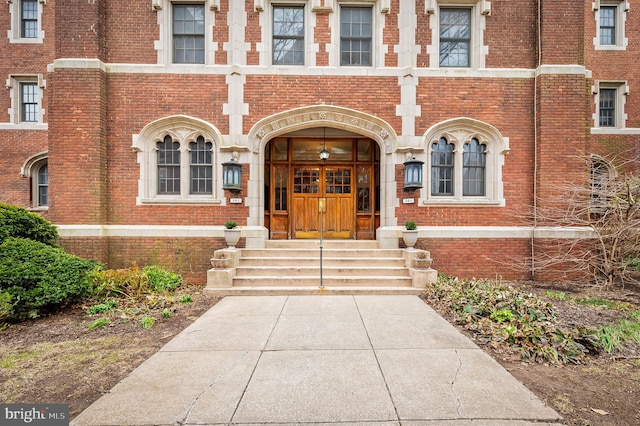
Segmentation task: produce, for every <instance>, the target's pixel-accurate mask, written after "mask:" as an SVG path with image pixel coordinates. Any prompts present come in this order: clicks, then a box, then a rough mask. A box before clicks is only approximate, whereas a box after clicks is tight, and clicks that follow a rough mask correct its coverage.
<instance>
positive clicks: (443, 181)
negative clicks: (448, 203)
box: [431, 137, 454, 196]
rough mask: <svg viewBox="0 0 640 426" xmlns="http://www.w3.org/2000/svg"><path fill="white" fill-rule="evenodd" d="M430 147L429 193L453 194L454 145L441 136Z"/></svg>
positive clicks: (436, 194)
mask: <svg viewBox="0 0 640 426" xmlns="http://www.w3.org/2000/svg"><path fill="white" fill-rule="evenodd" d="M431 148H432V150H431V195H433V196H447V195H453V166H454V163H453V156H454V152H453V151H454V146H453V144H451V143H449V142H448V141H447V139H446V138H444V137H441V138H440V140H438V142H437V143H434V144H432V146H431Z"/></svg>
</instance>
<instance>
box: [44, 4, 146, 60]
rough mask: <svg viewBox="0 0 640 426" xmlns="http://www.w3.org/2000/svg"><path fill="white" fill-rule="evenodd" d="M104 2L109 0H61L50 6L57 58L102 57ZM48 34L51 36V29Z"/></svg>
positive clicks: (105, 21) (102, 58)
mask: <svg viewBox="0 0 640 426" xmlns="http://www.w3.org/2000/svg"><path fill="white" fill-rule="evenodd" d="M107 2H111V0H91V1H64V0H63V1H58V3H57V4H55V5H54V7H53V8H51V10H55V16H56V22H57V23H58V25H56V28H55V40H56V57H57V58H98V59H100V60H103V61H104V60H105V59H106V51H107V47H106V40H107V33H106V31H107V25H106V23H107V19H106V17H107ZM48 7H49V5H47V6H45V9H47V8H48ZM133 16H134V15H129V17H130V18H131V17H133ZM48 37H53V33H49V34H48Z"/></svg>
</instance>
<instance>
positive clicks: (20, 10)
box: [7, 0, 45, 43]
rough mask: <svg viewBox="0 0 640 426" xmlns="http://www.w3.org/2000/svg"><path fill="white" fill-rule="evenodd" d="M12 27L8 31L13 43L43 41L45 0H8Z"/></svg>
mask: <svg viewBox="0 0 640 426" xmlns="http://www.w3.org/2000/svg"><path fill="white" fill-rule="evenodd" d="M7 3H9V14H10V16H11V28H10V29H9V31H8V32H7V35H8V37H9V41H10V42H11V43H42V41H43V39H44V31H42V10H43V5H44V3H45V0H7Z"/></svg>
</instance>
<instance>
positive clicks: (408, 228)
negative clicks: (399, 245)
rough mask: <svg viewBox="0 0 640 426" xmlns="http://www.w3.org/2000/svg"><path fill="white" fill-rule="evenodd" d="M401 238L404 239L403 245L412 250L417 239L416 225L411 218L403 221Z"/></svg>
mask: <svg viewBox="0 0 640 426" xmlns="http://www.w3.org/2000/svg"><path fill="white" fill-rule="evenodd" d="M402 240H403V241H404V245H405V246H407V249H409V250H413V246H415V245H416V242H417V241H418V225H417V224H416V222H414V221H413V220H408V221H406V222H405V224H404V229H403V230H402Z"/></svg>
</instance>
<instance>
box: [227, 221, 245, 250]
mask: <svg viewBox="0 0 640 426" xmlns="http://www.w3.org/2000/svg"><path fill="white" fill-rule="evenodd" d="M224 228H225V229H224V240H225V241H226V242H227V246H228V247H229V248H230V249H235V248H236V244H238V241H240V232H241V231H240V228H238V224H237V223H236V222H234V221H232V220H228V221H226V222H225V223H224Z"/></svg>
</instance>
